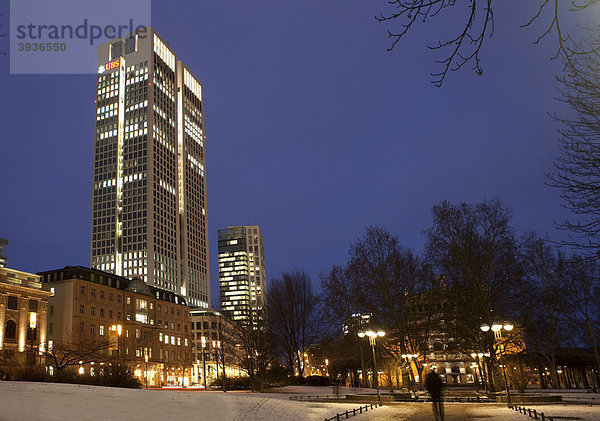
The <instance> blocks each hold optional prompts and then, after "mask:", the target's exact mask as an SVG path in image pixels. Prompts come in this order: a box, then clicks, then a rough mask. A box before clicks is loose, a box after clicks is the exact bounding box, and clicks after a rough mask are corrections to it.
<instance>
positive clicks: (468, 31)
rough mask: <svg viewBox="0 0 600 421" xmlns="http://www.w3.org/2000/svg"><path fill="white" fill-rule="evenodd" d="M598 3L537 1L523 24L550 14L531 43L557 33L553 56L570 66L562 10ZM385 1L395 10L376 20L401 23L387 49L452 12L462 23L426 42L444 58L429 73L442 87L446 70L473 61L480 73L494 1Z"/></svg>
mask: <svg viewBox="0 0 600 421" xmlns="http://www.w3.org/2000/svg"><path fill="white" fill-rule="evenodd" d="M599 2H600V0H581V1H569V2H566V1H559V0H540V1H539V3H538V5H539V9H538V11H537V13H535V14H534V16H533V17H531V19H530V20H529V22H527V23H526V24H524V25H523V26H530V25H532V24H533V22H534V21H536V20H538V19H541V17H542V15H543V12H545V11H546V10H548V14H549V15H550V16H551V19H550V24H549V25H548V26H547V27H546V29H545V30H544V31H543V32H542V34H541V35H540V36H539V37H538V38H537V39H536V40H535V41H534V43H539V42H540V41H541V40H542V39H544V38H545V37H546V36H548V35H549V34H552V33H554V34H556V38H557V44H558V46H557V53H556V56H555V58H556V57H559V56H560V57H562V58H563V59H564V60H565V62H566V64H567V65H568V66H569V67H571V68H573V66H572V58H573V56H574V55H575V54H576V52H575V51H574V49H573V48H572V47H571V46H570V44H569V42H570V36H569V34H568V33H567V32H566V31H565V30H564V29H563V27H562V25H561V24H562V17H563V15H564V13H568V12H579V11H583V10H586V9H588V8H590V7H591V6H593V5H595V4H598V3H599ZM388 3H389V5H390V6H391V7H393V8H394V9H395V10H394V11H393V12H391V13H387V14H382V15H380V16H377V17H376V19H377V20H378V21H379V22H388V21H396V20H398V21H400V22H401V23H400V29H399V30H388V36H389V37H390V38H391V40H392V44H391V46H390V48H389V49H388V50H389V51H391V50H393V49H394V47H395V46H396V44H398V42H399V41H400V40H401V39H402V38H403V37H405V36H406V35H407V34H408V32H409V31H410V30H411V29H412V28H413V27H414V26H415V25H417V24H419V23H426V22H430V21H432V20H434V19H435V18H441V17H442V16H446V15H449V14H453V13H454V14H456V15H459V16H460V17H461V19H462V20H461V22H460V23H457V24H456V27H454V28H452V29H451V30H452V31H453V33H452V34H451V35H448V37H447V38H446V39H444V40H440V41H438V42H437V43H436V44H430V45H428V48H429V49H430V50H435V51H443V52H445V56H444V58H442V59H439V60H436V63H438V64H440V67H441V69H440V70H438V71H435V72H433V73H431V76H432V77H433V80H432V83H433V84H434V85H436V86H438V87H439V86H441V85H442V84H443V82H444V79H445V78H446V76H447V74H448V72H452V71H456V70H459V69H460V68H462V67H463V66H464V65H466V64H467V63H470V64H472V69H473V70H474V71H475V73H476V74H478V75H481V74H482V73H483V68H482V66H481V61H480V57H479V54H480V52H481V50H482V47H483V43H484V41H485V40H486V39H487V38H491V37H492V35H493V34H494V9H493V0H389V1H388ZM459 7H462V8H463V9H462V10H463V11H460V10H459V11H458V13H456V11H457V9H458V8H459ZM589 51H594V49H590V50H589Z"/></svg>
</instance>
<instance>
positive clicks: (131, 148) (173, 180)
mask: <svg viewBox="0 0 600 421" xmlns="http://www.w3.org/2000/svg"><path fill="white" fill-rule="evenodd" d="M204 139H205V136H204V104H203V98H202V85H201V84H200V82H198V80H197V79H196V77H195V76H194V75H193V74H192V72H191V71H190V70H189V69H188V68H187V67H186V66H185V64H183V62H182V61H179V60H177V56H176V55H175V53H174V52H173V50H172V49H171V48H170V47H169V45H168V44H167V43H166V42H165V41H163V40H162V38H161V37H160V36H159V35H158V34H157V33H156V32H155V31H154V30H153V29H152V28H150V27H148V28H145V29H141V30H139V31H137V32H135V33H134V34H131V35H129V36H128V37H127V38H117V39H114V40H111V41H110V42H106V43H104V44H101V45H100V46H99V48H98V75H97V89H96V127H95V136H94V187H93V199H92V233H91V234H92V241H91V266H92V267H93V268H96V269H100V270H104V271H107V272H111V273H114V274H117V275H120V276H124V277H127V278H132V277H134V276H139V277H141V278H142V279H143V280H144V281H145V282H146V283H148V284H149V285H152V286H155V287H158V288H162V289H166V290H169V291H173V292H175V293H177V294H181V295H183V296H184V297H185V298H186V299H187V302H188V305H191V306H200V307H208V306H209V305H210V282H209V267H208V238H207V236H206V229H207V222H206V174H205V164H206V156H205V144H204Z"/></svg>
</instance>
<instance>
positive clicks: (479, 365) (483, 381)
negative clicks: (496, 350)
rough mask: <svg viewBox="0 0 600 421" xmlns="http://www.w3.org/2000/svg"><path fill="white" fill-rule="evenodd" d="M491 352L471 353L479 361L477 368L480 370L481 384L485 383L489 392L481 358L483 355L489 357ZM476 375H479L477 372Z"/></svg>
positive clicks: (485, 388)
mask: <svg viewBox="0 0 600 421" xmlns="http://www.w3.org/2000/svg"><path fill="white" fill-rule="evenodd" d="M489 356H490V353H489V352H485V353H484V352H472V353H471V357H473V359H474V360H475V361H477V363H476V364H477V366H476V367H477V369H478V370H479V380H480V381H481V384H482V385H483V389H484V390H485V391H486V392H487V382H486V381H485V373H484V371H483V370H482V369H481V359H482V358H483V357H489ZM475 375H476V376H477V373H475Z"/></svg>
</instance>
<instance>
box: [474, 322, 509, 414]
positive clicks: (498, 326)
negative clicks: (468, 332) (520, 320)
mask: <svg viewBox="0 0 600 421" xmlns="http://www.w3.org/2000/svg"><path fill="white" fill-rule="evenodd" d="M479 328H480V329H481V331H482V332H484V333H487V332H489V331H490V330H491V331H492V332H494V340H496V341H497V340H500V339H502V330H503V329H504V330H506V331H507V332H510V331H511V330H513V328H514V325H513V324H512V323H510V322H504V323H500V322H494V323H492V325H491V326H490V325H488V324H487V323H483V324H482V325H481V326H480V327H479ZM501 347H502V348H501V349H500V352H499V355H500V356H503V355H505V353H506V347H505V346H504V345H503V344H502V345H501ZM500 366H501V367H502V374H503V375H504V384H505V386H506V402H507V403H508V406H509V407H510V406H512V404H511V402H510V388H509V387H508V376H507V375H506V361H505V364H500Z"/></svg>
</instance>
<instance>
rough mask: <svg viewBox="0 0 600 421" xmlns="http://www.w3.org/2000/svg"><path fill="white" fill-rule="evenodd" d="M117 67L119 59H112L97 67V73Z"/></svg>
mask: <svg viewBox="0 0 600 421" xmlns="http://www.w3.org/2000/svg"><path fill="white" fill-rule="evenodd" d="M117 67H119V59H116V60H113V61H109V62H108V63H106V64H103V65H102V66H99V67H98V74H100V73H104V72H106V71H107V70H112V69H115V68H117Z"/></svg>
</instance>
